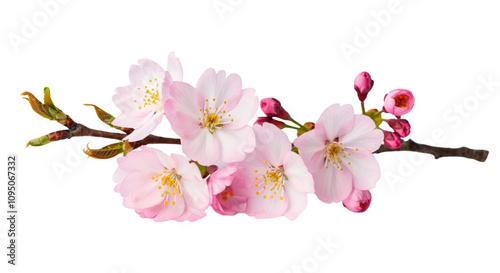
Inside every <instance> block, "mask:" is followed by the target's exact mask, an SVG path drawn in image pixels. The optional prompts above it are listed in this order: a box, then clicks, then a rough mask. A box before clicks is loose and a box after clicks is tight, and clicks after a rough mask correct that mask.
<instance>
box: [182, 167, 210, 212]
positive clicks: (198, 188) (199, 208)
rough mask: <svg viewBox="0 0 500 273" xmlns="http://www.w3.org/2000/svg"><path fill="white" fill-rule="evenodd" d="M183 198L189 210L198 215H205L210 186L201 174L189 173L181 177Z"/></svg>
mask: <svg viewBox="0 0 500 273" xmlns="http://www.w3.org/2000/svg"><path fill="white" fill-rule="evenodd" d="M181 184H182V192H183V195H184V196H183V197H182V198H183V199H184V201H185V202H186V205H187V206H188V208H189V210H190V211H191V212H192V213H194V214H198V215H202V214H203V215H204V211H205V210H206V209H207V207H208V205H209V204H208V201H209V200H208V187H207V183H206V182H205V181H204V180H203V179H201V176H200V175H198V176H194V175H187V176H183V177H182V178H181Z"/></svg>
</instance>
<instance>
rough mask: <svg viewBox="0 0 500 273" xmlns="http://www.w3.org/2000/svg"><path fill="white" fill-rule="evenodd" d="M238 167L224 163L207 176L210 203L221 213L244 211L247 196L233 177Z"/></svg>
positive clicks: (232, 213)
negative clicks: (224, 164)
mask: <svg viewBox="0 0 500 273" xmlns="http://www.w3.org/2000/svg"><path fill="white" fill-rule="evenodd" d="M237 171H238V167H236V166H233V165H226V166H224V167H222V168H219V169H218V170H217V171H215V172H214V173H213V174H212V175H210V177H209V178H208V192H209V194H210V205H211V206H212V208H213V209H214V211H215V212H217V213H219V214H221V215H235V214H237V213H242V212H245V210H246V205H247V198H246V196H245V195H244V192H243V191H242V190H241V189H242V187H243V186H242V185H241V183H238V182H239V180H238V179H235V177H236V174H237Z"/></svg>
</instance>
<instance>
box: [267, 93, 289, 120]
mask: <svg viewBox="0 0 500 273" xmlns="http://www.w3.org/2000/svg"><path fill="white" fill-rule="evenodd" d="M260 108H261V109H262V111H263V112H264V114H266V116H268V117H271V118H272V117H278V118H280V119H284V120H290V119H291V118H292V117H291V116H290V114H288V112H287V111H286V110H285V109H283V107H282V106H281V102H280V101H279V100H277V99H275V98H265V99H262V100H261V101H260Z"/></svg>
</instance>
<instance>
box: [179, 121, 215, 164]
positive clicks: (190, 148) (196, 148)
mask: <svg viewBox="0 0 500 273" xmlns="http://www.w3.org/2000/svg"><path fill="white" fill-rule="evenodd" d="M182 151H183V152H184V153H185V154H186V155H187V156H188V157H189V158H191V159H193V160H195V161H198V163H200V164H201V165H204V166H208V165H212V164H215V163H217V162H218V161H219V159H220V156H221V155H220V154H221V148H220V142H219V140H218V139H217V137H215V136H214V135H212V134H211V133H210V132H209V131H208V130H207V129H205V128H199V129H197V130H196V131H195V132H194V133H193V138H184V139H182Z"/></svg>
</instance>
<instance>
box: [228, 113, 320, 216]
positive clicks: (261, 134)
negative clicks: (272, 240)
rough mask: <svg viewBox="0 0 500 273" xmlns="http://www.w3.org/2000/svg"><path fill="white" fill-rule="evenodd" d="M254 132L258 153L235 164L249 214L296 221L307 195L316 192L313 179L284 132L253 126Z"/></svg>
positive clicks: (269, 126) (263, 126) (264, 125)
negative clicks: (246, 198) (243, 187)
mask: <svg viewBox="0 0 500 273" xmlns="http://www.w3.org/2000/svg"><path fill="white" fill-rule="evenodd" d="M253 130H254V132H255V137H256V146H255V150H254V151H253V152H252V153H251V154H248V155H247V157H246V158H245V159H244V160H243V161H241V162H237V163H234V165H235V166H237V167H240V168H241V170H240V171H238V174H237V176H236V177H235V180H239V181H238V183H242V184H243V185H245V186H246V187H245V192H246V196H247V197H248V201H247V202H248V203H247V209H246V213H247V214H248V215H250V216H255V217H256V218H272V217H278V216H285V217H287V218H288V219H290V220H293V219H295V218H297V216H298V215H299V214H300V213H301V212H302V211H303V210H304V208H305V207H306V204H307V193H312V192H314V186H313V184H314V183H313V180H312V175H311V174H310V173H309V172H308V171H307V167H306V165H305V164H304V162H303V161H302V159H301V158H300V156H299V155H297V154H296V153H294V152H292V151H291V148H292V146H291V143H290V141H289V140H288V137H287V136H286V134H285V133H284V132H283V131H281V130H280V129H278V128H277V127H276V126H274V125H272V124H269V123H264V124H263V125H262V126H261V125H254V126H253ZM233 183H234V182H233Z"/></svg>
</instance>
